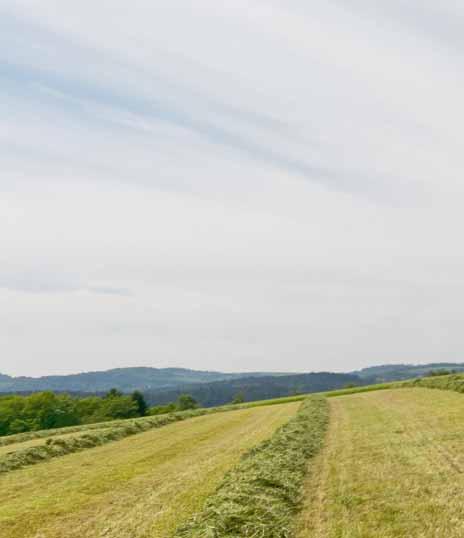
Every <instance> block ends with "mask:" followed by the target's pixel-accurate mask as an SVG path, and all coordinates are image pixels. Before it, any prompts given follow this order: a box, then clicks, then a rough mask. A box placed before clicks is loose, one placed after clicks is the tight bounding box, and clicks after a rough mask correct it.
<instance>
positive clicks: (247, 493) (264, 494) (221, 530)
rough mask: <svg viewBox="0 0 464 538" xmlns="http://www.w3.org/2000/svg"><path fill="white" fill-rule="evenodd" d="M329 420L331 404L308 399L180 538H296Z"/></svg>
mask: <svg viewBox="0 0 464 538" xmlns="http://www.w3.org/2000/svg"><path fill="white" fill-rule="evenodd" d="M327 421H328V404H327V400H326V399H325V398H323V397H317V396H315V397H312V398H308V399H307V400H306V401H305V402H304V403H303V404H302V406H301V408H300V410H299V411H298V413H297V415H296V416H295V417H294V418H293V419H292V420H291V421H290V422H288V423H287V424H285V425H284V426H282V427H281V428H280V429H279V430H278V431H277V432H276V433H275V434H274V435H273V436H272V438H271V439H269V440H268V441H265V442H264V443H262V444H261V445H260V446H258V447H256V448H254V449H253V450H251V451H250V452H249V453H248V454H247V455H246V456H245V457H244V458H243V459H242V461H241V463H240V465H238V466H237V467H236V468H235V469H233V470H232V471H231V472H230V473H229V474H228V475H227V477H226V478H225V480H224V481H223V483H222V484H221V486H220V488H219V489H218V490H217V491H216V493H215V494H214V495H213V496H212V497H211V498H210V499H209V500H208V502H207V504H206V507H205V508H204V510H203V511H202V512H201V513H200V514H198V515H196V516H195V517H194V518H193V519H192V520H191V521H190V522H189V523H188V524H187V525H186V526H184V527H182V528H180V529H179V530H178V531H177V533H176V538H222V537H229V538H232V537H235V538H240V537H246V536H249V537H255V538H285V537H289V536H292V535H293V523H294V522H293V518H294V516H295V513H296V511H297V508H298V506H299V502H300V500H301V489H302V485H303V480H304V477H305V475H306V473H307V470H308V469H307V463H308V460H309V459H310V458H311V457H313V456H314V455H315V454H316V453H317V452H318V451H319V449H320V447H321V446H322V442H323V438H324V433H325V429H326V426H327Z"/></svg>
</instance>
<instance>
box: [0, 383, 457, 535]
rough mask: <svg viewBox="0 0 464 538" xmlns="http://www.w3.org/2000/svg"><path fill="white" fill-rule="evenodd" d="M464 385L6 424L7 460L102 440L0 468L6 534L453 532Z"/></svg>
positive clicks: (1, 457)
mask: <svg viewBox="0 0 464 538" xmlns="http://www.w3.org/2000/svg"><path fill="white" fill-rule="evenodd" d="M462 386H463V377H461V376H446V377H439V376H437V377H434V378H424V379H421V380H416V381H406V382H401V383H388V384H379V385H373V386H370V387H352V388H347V389H343V390H338V391H333V392H331V393H321V394H319V395H311V396H310V397H308V396H305V395H298V396H294V397H289V398H283V399H276V400H268V401H262V402H253V403H251V404H241V405H236V406H225V407H219V408H212V409H198V410H191V411H186V412H182V413H171V414H168V415H160V416H157V417H147V418H139V419H131V420H124V421H119V422H117V423H116V424H115V423H114V422H111V423H110V424H108V423H106V424H101V425H100V429H97V425H92V426H90V428H89V429H88V430H86V429H85V427H79V429H78V430H77V431H76V430H75V429H73V428H70V429H64V430H61V431H59V430H56V431H52V432H50V433H51V435H50V436H49V437H46V435H47V432H33V433H34V434H36V435H37V436H36V437H34V438H32V439H31V438H30V437H28V436H29V435H31V433H29V434H27V435H23V436H22V437H21V436H11V441H9V440H8V438H5V440H6V443H4V445H3V446H0V467H1V465H2V461H3V462H5V461H7V460H8V458H11V457H13V459H14V458H15V457H17V455H18V454H24V453H28V451H32V452H34V451H36V450H37V449H38V450H41V447H43V446H44V444H45V445H46V446H49V447H50V446H52V447H53V446H55V445H56V446H57V447H59V446H73V443H76V439H78V440H79V439H81V438H87V440H89V439H90V440H91V439H93V438H94V437H95V436H96V438H97V439H100V438H101V439H104V441H103V442H101V443H100V442H97V445H95V444H92V443H90V444H89V445H88V446H82V447H78V449H77V451H71V453H67V454H57V455H59V456H60V457H53V458H51V459H47V458H45V459H44V460H40V459H39V460H37V461H34V462H33V463H36V465H27V466H25V467H24V468H21V469H18V468H16V469H14V468H11V469H7V472H3V473H0V492H1V503H0V536H1V537H2V538H58V537H60V538H78V537H79V538H80V537H82V536H85V537H86V538H87V537H88V538H97V537H110V538H129V537H130V538H142V537H143V538H240V537H244V538H246V537H248V538H251V537H253V538H377V537H381V538H403V537H413V536H414V537H415V536H417V537H421V538H429V537H430V538H436V537H441V536H447V537H449V538H458V537H460V536H463V535H464V528H463V527H464V509H463V508H462V506H464V502H463V501H464V478H462V477H463V471H464V456H463V454H464V430H463V429H462V426H461V425H462V417H463V416H464V397H463V395H462V394H459V392H460V391H461V390H462ZM431 388H436V389H447V390H430V389H431ZM156 421H158V422H156ZM161 426H162V427H161ZM115 431H116V432H119V433H118V434H117V435H116V437H114V432H115ZM121 432H122V433H121ZM124 432H125V433H124ZM128 432H129V433H128ZM119 434H121V437H118V435H119ZM126 434H127V435H126ZM8 442H9V444H8ZM15 455H16V456H15Z"/></svg>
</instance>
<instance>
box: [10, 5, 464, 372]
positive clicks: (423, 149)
mask: <svg viewBox="0 0 464 538" xmlns="http://www.w3.org/2000/svg"><path fill="white" fill-rule="evenodd" d="M463 17H464V8H462V7H461V6H460V5H458V4H457V3H456V2H452V1H451V0H449V1H444V2H441V3H440V4H437V3H436V2H432V1H431V0H430V1H429V0H427V1H423V2H419V1H412V2H408V3H405V2H404V1H403V0H392V1H390V2H388V3H384V4H382V5H377V4H376V5H374V4H373V3H372V2H368V1H367V0H348V1H346V2H345V1H343V2H342V1H338V0H337V1H334V2H328V3H327V2H326V3H320V4H319V5H308V3H307V2H303V1H301V0H290V1H288V2H286V3H282V2H279V1H277V0H269V1H266V2H264V1H263V2H261V1H257V2H253V3H250V2H249V1H245V0H236V1H234V2H230V3H218V2H217V1H215V0H205V1H202V2H200V3H198V2H193V1H189V0H170V1H169V2H148V1H147V0H137V1H136V2H135V3H131V4H130V5H129V4H127V2H123V1H122V0H115V1H114V2H112V4H111V10H108V8H107V6H106V5H105V4H104V3H95V2H91V1H90V0H83V1H81V2H78V3H68V4H67V5H66V6H64V5H63V3H62V2H59V1H58V0H42V1H41V2H40V3H37V2H35V3H34V2H29V1H26V0H7V1H6V2H3V4H2V7H1V8H0V245H1V248H0V304H1V305H2V308H1V309H0V327H1V328H0V336H2V342H3V341H5V342H7V344H6V347H5V348H4V349H3V350H2V353H3V356H5V357H7V360H8V361H10V362H9V364H10V371H11V372H12V373H29V374H31V373H44V372H45V371H50V372H51V371H54V370H57V369H61V370H62V371H63V370H66V368H68V367H69V369H71V370H75V366H73V365H72V364H71V363H72V362H73V361H79V365H80V367H82V368H85V367H86V365H90V366H92V367H93V366H94V365H95V363H98V365H99V367H105V366H114V365H116V363H117V364H118V365H121V366H122V365H127V364H128V363H129V362H130V361H134V362H135V363H137V364H140V363H146V364H153V361H154V360H155V359H154V357H156V361H157V364H158V365H160V363H163V364H165V365H174V364H177V365H184V366H190V367H204V368H227V369H232V368H237V369H246V368H250V369H260V368H262V369H266V370H270V369H276V370H281V369H282V367H281V361H282V357H285V361H286V364H288V368H289V369H292V370H311V369H317V368H320V367H324V368H329V367H330V368H336V369H343V368H345V366H346V367H347V368H351V367H356V366H360V365H362V364H366V363H368V362H372V361H375V360H377V359H378V361H382V360H395V359H400V360H402V361H403V360H407V359H408V358H409V359H410V360H421V359H426V358H427V359H428V358H430V359H435V358H443V359H446V358H453V357H454V356H455V355H456V354H457V353H459V352H461V347H462V346H461V335H460V329H459V323H458V321H459V319H460V304H462V300H463V299H464V297H461V295H462V293H461V291H460V290H461V288H462V286H461V283H462V276H461V275H462V274H463V268H464V258H463V256H462V255H461V252H460V249H459V246H458V245H459V244H460V240H461V239H460V236H459V231H460V229H461V228H462V225H463V224H464V223H463V218H462V211H461V207H460V206H461V204H460V200H461V199H462V195H463V194H464V192H463V190H464V187H463V185H462V178H461V170H462V168H463V164H464V162H463V156H462V150H461V147H460V140H461V131H462V124H463V122H464V111H463V109H462V106H461V102H462V90H463V88H464V69H463V65H462V64H463V60H462V58H463V56H462V54H460V52H461V51H462V46H463V37H462V35H461V32H460V23H461V21H462V20H463ZM463 289H464V288H463ZM57 327H58V328H59V330H57ZM107 327H118V330H117V331H114V332H112V333H111V338H109V336H108V330H107ZM134 327H136V328H137V331H136V332H137V335H136V338H135V337H134V330H133V328H134ZM25 334H26V335H28V336H29V337H28V338H24V335H25ZM83 335H84V336H83ZM334 335H335V336H334ZM3 337H5V338H3ZM31 341H34V346H32V345H31V344H30V343H29V342H31ZM289 342H291V344H289ZM442 342H447V345H446V349H445V347H444V346H443V344H442ZM70 343H72V345H71V344H70ZM70 348H72V349H70ZM63 350H66V352H67V353H66V357H68V359H67V360H68V361H69V364H67V365H65V366H63V362H62V357H63ZM68 352H69V353H68ZM32 355H34V357H39V358H41V359H42V360H41V361H37V363H38V364H39V363H42V364H44V365H45V366H43V370H41V371H38V370H37V371H36V372H32V371H30V358H31V356H32ZM10 357H11V359H10ZM218 357H219V358H220V359H218ZM218 361H219V362H218ZM14 370H15V371H14Z"/></svg>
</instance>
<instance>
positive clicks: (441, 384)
mask: <svg viewBox="0 0 464 538" xmlns="http://www.w3.org/2000/svg"><path fill="white" fill-rule="evenodd" d="M406 385H407V386H410V387H425V388H428V389H440V390H452V391H455V392H460V393H464V375H463V374H451V375H441V376H431V377H421V378H419V379H413V380H411V381H409V382H407V384H406Z"/></svg>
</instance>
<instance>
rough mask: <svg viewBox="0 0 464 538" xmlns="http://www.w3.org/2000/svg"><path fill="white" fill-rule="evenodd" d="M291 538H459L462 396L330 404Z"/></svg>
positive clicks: (401, 393)
mask: <svg viewBox="0 0 464 538" xmlns="http://www.w3.org/2000/svg"><path fill="white" fill-rule="evenodd" d="M330 403H331V408H332V417H331V423H330V427H329V434H328V439H327V445H326V448H325V449H324V451H323V452H322V454H321V455H320V457H319V458H318V462H317V472H315V473H314V474H313V475H312V477H310V478H309V480H308V482H307V484H306V492H307V495H306V505H305V509H304V511H303V513H302V515H301V517H300V520H299V529H300V530H299V534H298V538H309V537H311V538H378V537H381V538H400V537H401V538H403V537H409V536H411V537H412V536H417V537H422V538H429V537H430V538H432V537H433V538H435V537H438V536H440V537H441V536H446V537H447V538H458V537H462V536H463V535H464V525H463V522H464V473H463V471H464V431H463V428H462V417H463V416H464V398H463V397H462V396H461V395H459V394H456V393H453V392H444V391H443V392H442V391H433V392H431V391H430V390H428V389H422V388H415V389H403V390H392V391H381V392H373V393H368V394H357V395H353V396H344V397H341V398H333V399H331V400H330Z"/></svg>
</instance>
